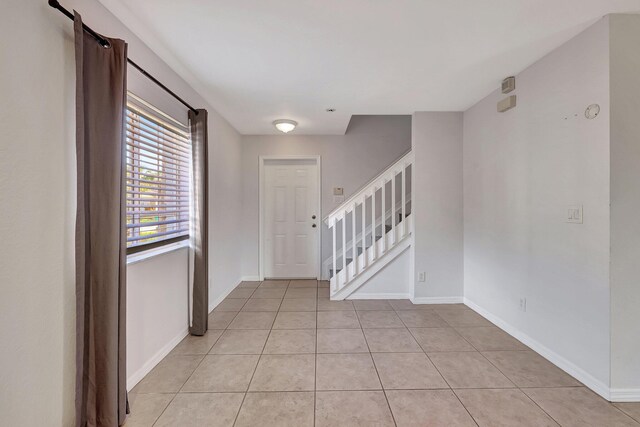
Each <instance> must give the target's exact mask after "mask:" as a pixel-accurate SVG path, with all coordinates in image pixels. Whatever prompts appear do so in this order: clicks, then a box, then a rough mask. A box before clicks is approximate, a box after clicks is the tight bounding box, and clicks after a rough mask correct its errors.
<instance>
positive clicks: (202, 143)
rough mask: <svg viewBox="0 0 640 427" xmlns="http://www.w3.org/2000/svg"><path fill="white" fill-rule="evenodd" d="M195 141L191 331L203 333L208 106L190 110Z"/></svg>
mask: <svg viewBox="0 0 640 427" xmlns="http://www.w3.org/2000/svg"><path fill="white" fill-rule="evenodd" d="M189 122H190V124H191V144H192V149H191V152H192V157H193V161H192V170H193V172H192V182H191V189H192V199H193V201H192V203H193V209H192V218H191V220H192V227H191V257H192V261H191V265H192V268H193V275H192V283H191V322H190V324H189V332H190V333H191V335H204V334H205V333H206V332H207V328H208V323H209V267H208V263H209V256H208V252H209V237H208V233H209V225H208V224H209V217H208V215H209V208H208V205H209V195H208V185H207V183H208V180H209V174H208V166H207V159H208V158H209V156H208V154H207V151H208V135H207V110H198V112H197V113H195V112H193V111H189Z"/></svg>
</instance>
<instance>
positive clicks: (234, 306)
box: [213, 298, 247, 311]
mask: <svg viewBox="0 0 640 427" xmlns="http://www.w3.org/2000/svg"><path fill="white" fill-rule="evenodd" d="M246 302H247V298H226V299H224V300H222V302H221V303H220V304H218V305H217V306H216V308H214V309H213V311H240V310H241V309H242V306H243V305H244V303H246Z"/></svg>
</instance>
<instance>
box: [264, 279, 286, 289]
mask: <svg viewBox="0 0 640 427" xmlns="http://www.w3.org/2000/svg"><path fill="white" fill-rule="evenodd" d="M288 286H289V281H288V280H265V281H264V282H262V283H261V284H260V288H261V289H286V288H287V287H288Z"/></svg>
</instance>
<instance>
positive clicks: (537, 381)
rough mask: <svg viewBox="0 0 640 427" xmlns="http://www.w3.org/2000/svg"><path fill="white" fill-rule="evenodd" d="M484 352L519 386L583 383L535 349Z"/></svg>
mask: <svg viewBox="0 0 640 427" xmlns="http://www.w3.org/2000/svg"><path fill="white" fill-rule="evenodd" d="M482 354H484V356H485V357H486V358H487V359H489V360H490V361H491V363H493V364H494V365H495V366H496V367H497V368H498V369H500V371H501V372H502V373H503V374H505V375H506V376H507V378H509V379H510V380H511V381H513V383H514V384H515V385H517V386H518V387H563V386H567V387H570V386H581V385H582V384H581V383H580V382H579V381H577V380H576V379H574V378H573V377H571V376H570V375H568V374H567V373H565V372H564V371H563V370H561V369H560V368H558V367H557V366H555V365H554V364H552V363H551V362H549V361H548V360H546V359H545V358H544V357H542V356H540V355H538V354H536V353H534V352H533V351H487V352H483V353H482Z"/></svg>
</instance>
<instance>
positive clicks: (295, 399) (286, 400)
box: [235, 392, 314, 427]
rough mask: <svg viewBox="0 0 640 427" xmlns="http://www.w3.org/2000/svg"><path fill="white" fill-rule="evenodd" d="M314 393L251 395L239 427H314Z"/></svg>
mask: <svg viewBox="0 0 640 427" xmlns="http://www.w3.org/2000/svg"><path fill="white" fill-rule="evenodd" d="M313 408H314V393H313V392H285V393H247V396H246V397H245V399H244V403H243V404H242V407H241V408H240V413H239V414H238V419H237V421H236V424H235V427H255V426H260V427H312V426H313V417H314V414H313Z"/></svg>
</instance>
